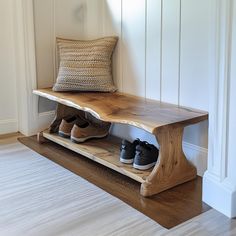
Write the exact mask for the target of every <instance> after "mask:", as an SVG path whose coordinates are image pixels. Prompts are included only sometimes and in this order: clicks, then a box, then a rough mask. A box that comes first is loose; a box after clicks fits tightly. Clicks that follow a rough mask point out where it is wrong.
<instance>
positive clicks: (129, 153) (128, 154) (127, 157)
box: [120, 139, 140, 164]
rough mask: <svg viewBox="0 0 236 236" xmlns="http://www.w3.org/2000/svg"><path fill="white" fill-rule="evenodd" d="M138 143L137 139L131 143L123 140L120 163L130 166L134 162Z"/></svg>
mask: <svg viewBox="0 0 236 236" xmlns="http://www.w3.org/2000/svg"><path fill="white" fill-rule="evenodd" d="M139 143H140V140H139V139H136V140H135V141H134V142H133V143H131V142H129V141H127V140H125V139H123V140H122V144H121V148H120V162H122V163H125V164H132V163H133V162H134V156H135V150H136V146H137V145H138V144H139Z"/></svg>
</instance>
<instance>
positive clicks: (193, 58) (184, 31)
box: [179, 0, 212, 110]
mask: <svg viewBox="0 0 236 236" xmlns="http://www.w3.org/2000/svg"><path fill="white" fill-rule="evenodd" d="M210 2H211V0H198V1H196V0H182V10H181V52H180V53H181V64H180V75H181V78H180V88H179V89H180V92H179V96H180V105H183V106H187V107H195V108H198V109H202V110H208V100H209V99H208V96H209V95H208V94H209V76H210V74H209V68H210V59H211V58H210V51H209V50H210V44H212V41H211V40H210V38H211V37H210V36H211V35H210V32H211V30H210V27H211V25H210V23H212V22H211V21H210V14H209V12H211V4H210ZM199 16H201V17H199Z"/></svg>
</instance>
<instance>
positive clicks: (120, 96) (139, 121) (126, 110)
mask: <svg viewBox="0 0 236 236" xmlns="http://www.w3.org/2000/svg"><path fill="white" fill-rule="evenodd" d="M33 93H34V94H36V95H39V96H41V97H45V98H48V99H50V100H53V101H56V102H58V103H61V104H64V105H66V106H69V107H74V108H76V109H78V110H83V111H86V112H89V113H91V114H93V115H94V116H95V117H96V118H98V119H100V120H103V121H108V122H111V123H121V124H129V125H133V126H136V127H139V128H141V129H144V130H146V131H148V132H150V133H155V131H156V130H157V129H158V128H159V127H163V126H167V125H173V124H181V125H184V126H187V125H190V124H194V123H197V122H200V121H203V120H206V119H207V118H208V114H207V112H204V111H199V110H196V109H192V108H185V107H180V106H177V105H173V104H168V103H163V102H159V101H154V100H150V99H145V98H141V97H136V96H132V95H128V94H124V93H118V92H117V93H93V92H86V93H84V92H81V93H73V92H53V91H52V89H51V88H46V89H38V90H34V91H33Z"/></svg>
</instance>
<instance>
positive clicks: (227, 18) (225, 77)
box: [203, 0, 236, 217]
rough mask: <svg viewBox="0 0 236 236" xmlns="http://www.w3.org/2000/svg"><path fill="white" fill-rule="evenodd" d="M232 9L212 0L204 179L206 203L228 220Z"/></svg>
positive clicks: (232, 209)
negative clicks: (207, 144)
mask: <svg viewBox="0 0 236 236" xmlns="http://www.w3.org/2000/svg"><path fill="white" fill-rule="evenodd" d="M232 8H233V0H224V1H222V0H213V4H212V9H213V19H212V20H213V22H216V23H215V29H214V32H213V37H214V39H213V41H212V42H215V44H213V45H214V49H213V55H212V58H215V61H214V62H213V63H214V65H212V66H214V68H215V73H214V74H213V75H212V76H211V81H210V86H209V87H210V91H209V92H210V104H209V113H210V114H209V147H208V168H207V171H206V173H205V175H204V178H203V200H204V201H205V202H206V203H207V204H209V205H210V206H212V207H214V208H215V209H217V210H219V211H220V212H222V213H224V214H225V215H227V216H228V217H235V216H236V199H234V198H235V197H236V194H235V188H234V185H235V184H234V183H232V182H231V181H230V180H229V178H228V158H229V153H228V135H229V132H228V131H229V127H228V125H229V115H230V114H229V101H230V97H229V96H230V93H229V84H230V79H231V76H230V65H231V47H232V44H231V43H232V17H233V14H232Z"/></svg>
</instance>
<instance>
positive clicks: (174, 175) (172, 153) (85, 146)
mask: <svg viewBox="0 0 236 236" xmlns="http://www.w3.org/2000/svg"><path fill="white" fill-rule="evenodd" d="M34 93H35V94H37V95H40V96H42V97H46V98H48V99H50V100H54V101H56V102H58V106H57V112H56V117H55V119H54V121H53V123H52V124H51V126H50V128H49V132H47V131H44V132H43V133H39V134H38V141H39V142H40V143H42V142H44V141H45V140H44V138H46V139H49V140H51V141H53V142H55V143H58V144H60V145H62V146H64V147H66V148H68V149H70V150H72V151H75V152H77V153H79V154H82V155H84V156H86V157H87V158H89V159H92V160H94V161H95V162H98V163H100V164H102V165H104V166H107V167H108V168H111V169H113V170H115V171H117V172H119V173H121V174H123V175H126V176H128V177H130V178H132V179H134V180H136V181H138V182H140V183H141V189H140V193H141V195H142V196H144V197H148V196H152V195H155V194H158V193H160V192H162V191H165V190H167V189H169V188H172V187H174V186H176V185H179V184H182V183H185V182H187V181H190V180H192V179H194V178H196V176H197V170H196V168H195V167H194V166H193V165H192V164H191V163H190V162H189V161H188V160H187V158H186V156H185V154H184V152H183V148H182V141H183V131H184V127H185V126H187V125H190V124H194V123H197V122H200V121H203V120H205V119H207V117H208V114H207V113H206V112H202V111H198V110H195V109H190V108H183V107H179V106H176V105H171V104H166V103H162V102H158V101H153V100H146V99H143V98H139V97H134V96H130V95H125V94H121V93H113V94H109V93H58V92H53V91H52V90H51V89H42V90H35V91H34ZM85 112H88V113H90V114H92V115H94V116H95V117H96V118H98V119H99V120H102V121H106V122H115V123H123V124H130V125H133V126H136V127H139V128H142V129H144V130H146V131H148V132H150V133H152V134H154V135H155V137H156V139H157V141H158V143H159V145H160V151H159V158H158V162H157V164H156V165H155V167H154V168H153V170H152V171H150V170H148V171H138V170H135V169H134V168H133V167H132V166H130V165H125V164H122V163H120V161H119V147H120V143H121V140H118V141H117V140H116V142H114V140H115V138H111V137H108V139H100V140H96V141H94V140H91V141H89V142H85V143H82V144H73V143H71V142H70V140H66V139H64V138H61V137H59V136H58V135H57V134H56V133H57V131H58V127H59V124H60V121H61V119H62V118H63V117H66V116H67V115H68V114H70V115H71V114H76V113H79V114H80V115H82V116H86V113H85ZM109 125H110V123H109Z"/></svg>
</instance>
